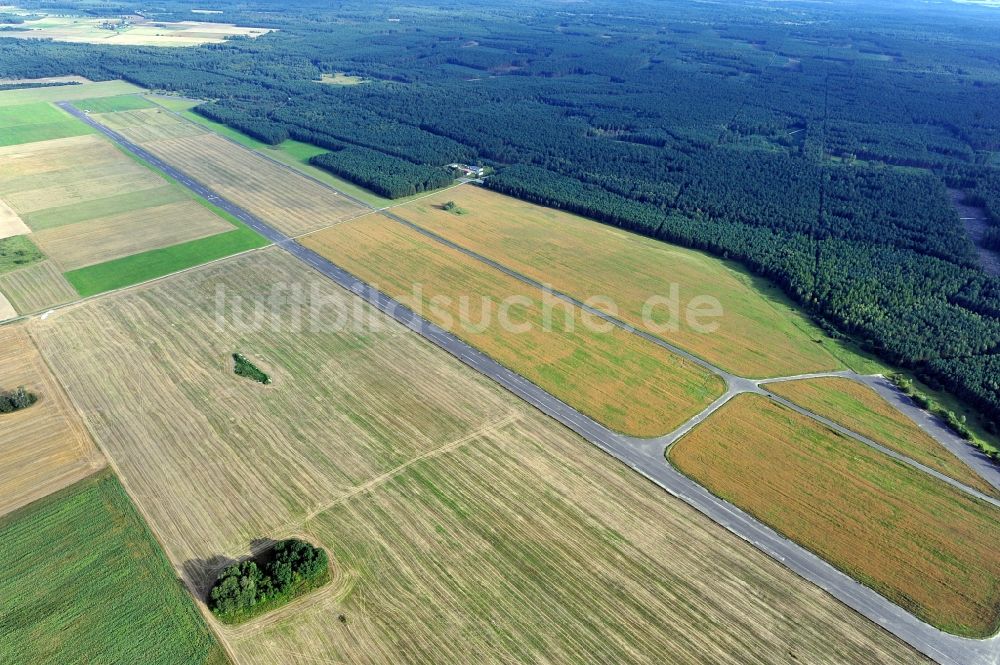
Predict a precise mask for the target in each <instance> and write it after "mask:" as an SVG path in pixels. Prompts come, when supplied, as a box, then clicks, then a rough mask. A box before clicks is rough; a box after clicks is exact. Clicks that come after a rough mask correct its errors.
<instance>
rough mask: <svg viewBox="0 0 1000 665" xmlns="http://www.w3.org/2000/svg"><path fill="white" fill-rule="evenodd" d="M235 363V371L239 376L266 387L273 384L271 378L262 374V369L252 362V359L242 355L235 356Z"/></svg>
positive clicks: (236, 354) (235, 354)
mask: <svg viewBox="0 0 1000 665" xmlns="http://www.w3.org/2000/svg"><path fill="white" fill-rule="evenodd" d="M233 363H234V364H233V371H234V372H236V374H237V375H238V376H243V377H246V378H248V379H251V380H253V381H256V382H257V383H262V384H264V385H265V386H266V385H269V384H270V383H271V377H270V376H268V375H267V374H266V373H265V372H262V371H261V370H260V368H258V367H257V366H256V365H254V364H253V363H252V362H250V359H249V358H247V357H246V356H245V355H243V354H242V353H234V354H233Z"/></svg>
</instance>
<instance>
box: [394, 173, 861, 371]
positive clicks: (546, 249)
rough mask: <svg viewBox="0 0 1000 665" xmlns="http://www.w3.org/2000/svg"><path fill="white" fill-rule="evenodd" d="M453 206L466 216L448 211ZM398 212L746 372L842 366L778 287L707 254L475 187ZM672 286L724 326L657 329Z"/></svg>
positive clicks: (663, 319) (720, 363) (827, 343)
mask: <svg viewBox="0 0 1000 665" xmlns="http://www.w3.org/2000/svg"><path fill="white" fill-rule="evenodd" d="M449 201H451V202H454V204H455V205H456V206H457V208H458V209H460V210H461V211H462V214H458V215H456V214H454V213H452V212H449V211H447V210H444V204H445V203H447V202H449ZM393 213H395V214H397V215H399V216H400V217H403V218H405V219H407V220H409V221H411V222H413V223H414V224H417V225H419V226H421V227H423V228H426V229H428V230H430V231H433V232H434V233H436V234H439V235H441V236H443V237H445V238H447V239H448V240H451V241H452V242H455V243H457V244H458V245H461V246H463V247H466V248H468V249H471V250H473V251H475V252H477V253H479V254H482V255H483V256H486V257H487V258H489V259H492V260H494V261H497V262H498V263H501V264H503V265H505V266H507V267H509V268H512V269H513V270H517V271H518V272H520V273H522V274H524V275H527V276H528V277H530V278H532V279H534V280H536V281H539V282H542V283H544V284H551V285H552V286H553V288H554V289H556V290H558V291H561V292H563V293H566V294H568V295H571V296H573V297H576V298H577V299H579V300H586V299H587V298H590V297H592V296H595V295H602V296H603V295H606V296H610V297H611V298H613V299H614V302H615V305H616V310H617V311H615V312H612V313H615V314H616V315H617V316H619V317H620V318H622V319H623V320H625V321H626V322H628V323H630V324H632V325H634V326H636V327H637V328H640V329H644V330H648V331H650V332H654V334H657V335H659V336H660V337H662V338H663V339H665V340H667V341H668V342H671V343H673V344H676V345H677V346H679V347H682V348H684V349H686V350H687V351H690V352H691V353H694V354H696V355H699V356H701V357H703V358H705V359H706V360H708V361H709V362H711V363H713V364H715V365H717V366H719V367H722V368H723V369H726V370H728V371H731V372H734V373H736V374H739V375H741V376H753V377H765V376H782V375H791V374H799V373H802V372H814V371H822V370H834V369H843V365H842V364H841V362H840V361H839V360H838V359H837V358H836V357H835V356H834V355H833V354H832V353H831V349H832V348H833V347H834V345H835V344H836V343H835V342H833V341H832V340H830V339H828V338H826V337H825V335H823V333H821V332H820V331H819V330H818V329H817V328H816V327H815V326H813V325H812V324H811V323H809V322H808V320H807V319H806V318H805V317H803V316H802V315H801V314H799V313H798V312H797V311H796V310H795V309H794V308H793V307H792V306H791V305H790V304H788V302H787V299H786V298H784V297H783V296H782V295H781V294H780V292H779V291H778V290H777V289H775V288H773V287H770V286H768V285H767V284H765V283H764V282H763V281H762V280H757V279H753V278H751V277H750V276H748V275H747V274H746V273H745V272H744V271H741V270H737V269H736V268H734V267H732V266H730V265H728V264H726V263H724V262H723V261H720V260H719V259H715V258H712V257H709V256H706V255H704V254H701V253H699V252H695V251H692V250H688V249H683V248H680V247H676V246H672V245H668V244H666V243H663V242H659V241H655V240H650V239H648V238H643V237H641V236H637V235H635V234H631V233H627V232H625V231H620V230H618V229H614V228H611V227H609V226H607V225H604V224H599V223H597V222H594V221H591V220H588V219H584V218H582V217H579V216H576V215H572V214H569V213H565V212H562V211H558V210H553V209H551V208H544V207H541V206H537V205H534V204H531V203H526V202H524V201H518V200H517V199H513V198H510V197H507V196H503V195H501V194H497V193H495V192H491V191H489V190H486V189H482V188H479V187H474V186H471V185H464V186H461V187H457V188H455V189H452V190H449V191H447V192H442V193H440V194H435V195H433V196H430V197H427V198H425V199H421V200H419V201H414V202H411V203H408V204H404V205H402V206H400V207H397V208H394V209H393ZM672 285H676V287H677V289H678V291H679V295H680V299H681V301H682V302H684V303H686V302H688V301H690V300H691V299H692V298H695V297H700V296H711V297H713V298H715V299H717V300H718V301H719V303H721V305H722V308H723V311H724V315H723V317H722V318H720V319H719V320H718V322H719V327H718V329H717V330H715V331H713V332H711V333H702V332H698V331H696V330H694V329H692V328H691V327H689V326H684V325H681V326H679V327H678V328H677V329H676V330H662V329H661V330H652V329H651V328H650V326H649V325H648V324H647V322H646V320H645V318H644V316H643V307H644V305H645V304H646V303H647V301H648V300H649V299H650V298H651V297H653V296H659V297H666V296H669V295H670V289H671V287H672ZM599 307H602V308H603V309H605V310H606V311H609V310H607V308H606V307H603V306H600V305H599ZM669 316H670V311H669V309H668V308H666V307H662V306H661V307H657V308H655V309H653V310H652V314H651V318H650V319H649V320H650V321H651V322H652V323H653V324H655V325H656V326H657V327H660V326H664V325H665V324H667V323H668V322H669ZM817 339H819V340H823V343H822V344H817V343H816V341H815V340H817Z"/></svg>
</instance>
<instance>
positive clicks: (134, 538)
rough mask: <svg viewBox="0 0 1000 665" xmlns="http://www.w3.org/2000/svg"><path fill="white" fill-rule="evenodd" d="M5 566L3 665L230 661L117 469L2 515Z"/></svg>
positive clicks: (0, 587) (0, 547)
mask: <svg viewBox="0 0 1000 665" xmlns="http://www.w3.org/2000/svg"><path fill="white" fill-rule="evenodd" d="M0 569H2V570H3V571H4V574H3V575H2V576H0V598H3V601H2V602H3V605H2V606H3V613H2V617H3V619H2V625H3V631H0V661H2V662H5V663H35V664H41V663H53V664H55V663H73V662H92V661H94V660H95V659H99V660H101V661H103V662H109V663H138V662H142V663H150V664H153V665H155V664H156V663H191V664H192V665H195V664H198V663H201V664H204V665H222V664H224V663H227V662H228V659H227V657H226V655H225V652H224V651H223V650H222V648H221V647H220V646H219V644H218V643H217V642H216V641H215V638H214V637H212V635H211V633H209V631H208V627H207V625H206V624H205V621H204V619H203V618H202V616H201V615H200V614H199V613H198V611H197V610H196V609H195V606H194V603H193V602H192V601H191V597H190V596H189V595H188V593H187V591H186V590H185V589H184V587H183V586H182V585H181V583H180V582H179V581H178V580H177V578H176V576H175V575H174V573H173V570H172V569H171V567H170V564H169V563H168V561H167V559H166V557H165V556H164V554H163V552H162V551H161V550H160V547H159V545H158V544H157V542H156V541H155V540H154V539H153V536H152V534H150V532H149V529H148V528H147V527H146V525H145V524H144V523H143V521H142V519H141V518H140V517H139V514H138V513H137V512H136V510H135V508H134V507H133V506H132V504H131V502H130V501H129V499H128V496H127V495H126V494H125V492H124V490H123V489H122V487H121V485H120V484H119V482H118V480H117V479H116V478H115V477H114V476H113V475H112V474H111V473H110V472H101V473H98V474H97V475H95V476H92V477H90V478H88V479H85V480H82V481H80V482H79V483H77V484H75V485H73V486H71V487H68V488H66V489H65V490H62V491H60V492H57V493H56V494H53V495H51V496H49V497H46V498H45V499H42V500H40V501H38V502H36V503H34V504H31V505H29V506H27V507H25V508H22V509H21V510H19V511H17V512H15V513H11V514H10V515H8V516H6V517H4V518H2V519H0Z"/></svg>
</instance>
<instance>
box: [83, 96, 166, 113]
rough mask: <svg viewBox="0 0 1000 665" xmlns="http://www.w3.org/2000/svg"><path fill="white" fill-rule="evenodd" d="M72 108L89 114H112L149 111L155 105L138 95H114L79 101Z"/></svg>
mask: <svg viewBox="0 0 1000 665" xmlns="http://www.w3.org/2000/svg"><path fill="white" fill-rule="evenodd" d="M73 106H75V107H76V108H78V109H81V110H84V111H89V112H90V113H112V112H115V111H136V110H138V109H150V108H153V107H154V106H156V104H154V103H153V102H151V101H149V100H148V99H146V98H144V97H140V96H139V95H116V96H114V97H94V98H91V99H81V100H79V101H76V102H73Z"/></svg>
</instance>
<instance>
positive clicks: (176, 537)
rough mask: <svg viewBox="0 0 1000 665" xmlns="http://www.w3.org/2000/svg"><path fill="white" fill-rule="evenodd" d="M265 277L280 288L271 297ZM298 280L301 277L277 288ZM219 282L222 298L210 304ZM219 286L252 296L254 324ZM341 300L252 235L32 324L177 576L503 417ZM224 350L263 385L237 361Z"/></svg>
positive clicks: (485, 391)
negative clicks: (250, 250) (223, 255)
mask: <svg viewBox="0 0 1000 665" xmlns="http://www.w3.org/2000/svg"><path fill="white" fill-rule="evenodd" d="M275 284H285V285H287V288H288V289H289V291H288V292H287V293H284V294H282V293H279V295H278V298H277V300H276V303H277V304H276V305H275V306H274V310H273V312H272V311H271V306H270V304H269V303H270V300H271V297H272V292H271V287H272V285H275ZM314 287H315V288H316V289H317V294H318V295H316V296H315V297H312V289H313V288H314ZM296 288H297V289H302V290H303V293H302V294H301V295H300V296H291V295H290V294H291V289H296ZM217 289H223V290H224V293H225V294H228V296H226V297H224V300H226V302H227V303H228V305H232V307H229V306H228V305H227V306H225V307H223V309H222V310H220V311H221V312H222V314H220V316H222V318H221V319H217V316H216V312H217V303H218V301H217V299H218V297H219V295H218V291H217ZM229 297H231V298H232V299H229ZM235 298H242V299H243V302H244V304H246V303H260V307H261V308H262V312H261V316H262V319H261V321H260V325H259V326H258V325H256V324H254V323H253V322H252V318H253V312H252V309H253V308H249V306H248V310H247V311H245V312H244V311H242V310H238V308H237V306H236V305H235V304H234V302H235V300H233V299H235ZM289 300H291V302H289ZM307 301H311V302H312V303H315V304H318V306H319V308H320V310H321V311H319V312H318V313H317V314H316V318H315V322H314V323H315V324H316V326H317V327H318V329H317V330H314V329H313V327H312V323H311V322H310V320H311V318H312V317H310V316H308V312H306V311H304V310H303V311H302V312H301V314H302V317H303V320H302V323H301V326H302V327H300V326H299V325H297V324H296V323H295V321H293V320H292V317H293V316H294V314H293V311H294V310H295V308H296V305H297V303H300V302H301V303H302V304H303V306H308V305H309V302H307ZM355 302H358V303H360V301H355V300H354V298H353V296H350V295H348V294H347V293H346V292H343V291H341V290H340V289H338V288H336V287H335V286H333V285H332V284H329V283H328V282H326V281H325V280H322V279H320V278H319V277H318V276H316V275H314V274H313V273H311V272H310V271H308V270H306V269H304V268H303V267H302V266H301V264H299V263H298V262H297V261H295V260H294V259H292V258H291V257H289V256H288V255H286V254H284V253H282V252H280V251H277V250H274V251H271V250H265V251H263V252H258V253H255V254H253V255H252V256H248V257H245V258H240V259H236V260H233V261H229V262H226V263H223V264H218V265H215V266H210V267H206V268H205V269H202V270H198V271H194V272H192V273H190V274H187V275H184V276H179V277H176V278H172V279H170V280H168V281H166V282H164V283H162V284H154V285H149V286H144V287H138V288H136V289H132V290H130V291H129V292H127V293H122V294H121V295H120V296H113V297H107V298H102V299H99V300H97V301H93V302H91V303H85V304H83V305H78V306H75V307H71V308H68V309H66V310H61V311H59V312H56V313H55V314H53V315H51V316H50V317H48V318H47V319H46V320H45V321H41V320H37V321H35V322H34V323H33V325H34V331H35V334H36V335H37V339H38V342H39V344H40V346H41V347H42V348H43V349H44V353H45V355H46V358H47V359H48V360H49V362H50V363H51V364H52V366H53V367H54V368H55V370H56V371H57V372H58V373H59V376H60V378H61V380H62V381H63V382H64V384H65V385H66V386H67V389H68V390H69V392H70V395H71V396H72V399H73V401H74V403H75V405H76V406H77V408H78V410H79V411H80V412H81V413H82V415H83V417H84V419H85V420H86V421H87V423H88V425H89V427H90V429H91V431H92V432H93V433H94V435H95V437H96V438H97V439H98V440H99V442H100V444H101V445H102V447H103V448H104V449H105V450H106V451H107V452H108V453H109V455H110V456H111V457H112V458H113V460H114V462H115V464H116V466H117V468H118V469H119V470H120V471H121V474H122V476H123V478H124V480H125V483H126V485H127V487H128V489H129V490H130V492H131V493H132V494H133V496H135V497H136V499H137V500H138V502H139V503H140V505H141V506H142V507H143V508H144V512H145V513H146V514H147V515H148V516H149V518H150V519H151V520H152V522H153V523H154V524H155V526H156V530H157V532H158V533H159V534H160V535H161V536H162V537H163V538H164V540H165V544H166V547H167V550H168V551H169V552H170V555H171V557H172V558H173V560H174V561H175V562H176V563H177V564H178V566H179V567H181V568H183V569H184V573H185V576H186V577H188V578H189V579H194V580H195V581H196V582H198V583H203V582H204V581H205V580H204V579H203V578H202V577H201V576H203V575H204V574H205V572H206V568H205V562H206V561H210V560H212V559H214V558H215V557H217V556H239V555H242V554H245V553H247V552H248V551H249V547H250V545H251V542H252V541H254V540H255V539H257V538H262V537H267V536H270V535H272V534H274V533H275V532H278V531H281V530H282V529H283V528H285V527H286V526H287V525H292V524H295V523H297V522H299V521H300V520H302V519H303V518H304V517H305V516H306V515H308V514H309V513H311V512H313V511H316V510H318V509H320V508H322V506H324V505H326V504H327V503H329V502H330V501H333V500H335V499H336V498H337V497H338V496H341V495H342V494H343V493H344V492H347V491H348V490H349V489H350V488H352V487H355V486H357V485H358V484H360V483H363V482H365V481H367V480H369V479H371V478H372V477H375V476H378V475H379V474H381V473H384V472H386V471H388V470H390V469H393V468H395V467H397V466H398V465H400V464H403V463H404V462H406V461H407V460H409V459H412V458H413V457H414V456H416V455H420V454H422V453H426V452H428V451H430V450H433V449H435V448H436V447H438V446H440V445H442V444H444V443H446V442H449V441H452V440H454V439H457V438H459V437H461V436H463V435H465V434H467V433H468V431H470V430H472V429H475V428H478V427H481V426H483V424H484V423H490V422H493V421H496V420H500V419H503V418H505V417H507V416H508V415H509V413H510V410H511V406H510V403H509V401H508V400H506V399H504V396H503V395H502V394H500V393H498V391H496V390H495V389H492V388H491V387H490V386H488V385H487V383H486V380H485V379H481V378H479V377H478V376H476V375H471V374H468V373H465V372H464V371H462V370H460V367H459V365H458V363H457V361H449V360H447V359H443V358H442V357H441V355H440V354H436V353H430V352H429V351H428V349H427V345H426V343H424V342H422V341H421V340H420V339H419V338H417V337H415V336H413V335H409V334H403V333H402V331H401V329H398V328H395V327H392V328H390V329H389V330H386V331H378V330H376V331H367V332H365V331H363V332H361V333H358V332H355V331H354V330H353V327H354V325H355V323H356V322H357V319H358V317H361V316H363V314H358V313H355V312H353V310H352V307H353V306H354V303H355ZM342 317H347V318H346V320H341V318H342ZM341 325H343V326H346V327H347V328H348V329H346V330H339V329H338V328H339V326H341ZM358 325H361V324H360V323H359V324H358ZM235 352H240V353H244V354H246V355H247V356H248V357H250V358H251V359H252V360H254V361H255V362H256V363H258V364H260V366H261V367H262V368H264V369H265V371H267V372H268V373H269V374H271V375H272V376H273V378H274V385H273V386H261V385H259V384H257V383H254V382H252V381H249V380H246V379H243V378H240V377H237V376H236V375H235V374H234V373H233V367H232V359H231V356H232V354H233V353H235Z"/></svg>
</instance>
